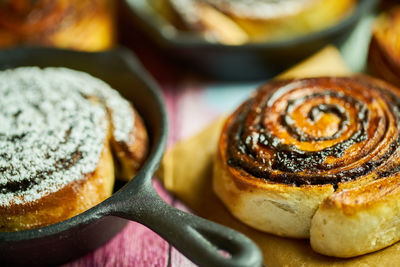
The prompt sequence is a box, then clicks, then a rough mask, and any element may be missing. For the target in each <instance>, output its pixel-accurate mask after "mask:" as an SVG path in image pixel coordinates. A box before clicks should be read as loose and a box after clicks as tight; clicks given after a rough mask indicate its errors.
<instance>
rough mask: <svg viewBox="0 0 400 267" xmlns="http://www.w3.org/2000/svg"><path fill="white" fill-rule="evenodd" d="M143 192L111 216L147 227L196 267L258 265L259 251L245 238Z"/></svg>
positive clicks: (254, 266) (260, 258)
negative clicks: (223, 252) (197, 266)
mask: <svg viewBox="0 0 400 267" xmlns="http://www.w3.org/2000/svg"><path fill="white" fill-rule="evenodd" d="M145 191H147V193H145V194H141V193H142V192H143V191H142V192H140V193H139V195H140V196H138V195H136V196H135V197H133V198H131V199H128V200H125V201H123V202H124V203H121V204H122V205H120V207H119V208H118V211H117V212H113V214H112V215H116V216H118V217H122V218H125V219H129V220H133V221H137V222H139V223H141V224H143V225H145V226H147V227H148V228H150V229H152V230H153V231H155V232H156V233H158V234H159V235H160V236H162V237H163V238H164V239H165V240H167V241H168V242H170V243H171V244H172V245H173V246H174V247H175V248H176V249H178V250H179V251H180V252H182V254H184V255H185V256H186V257H188V258H189V259H191V260H192V261H193V262H194V263H195V264H198V265H199V266H216V267H220V266H231V267H242V266H249V267H250V266H251V267H257V266H261V265H262V256H261V252H260V250H259V248H258V247H257V246H256V245H255V244H254V243H253V241H251V240H250V239H249V238H247V237H246V236H245V235H243V234H241V233H239V232H236V231H234V230H232V229H230V228H228V227H225V226H222V225H220V224H217V223H214V222H211V221H208V220H205V219H203V218H200V217H198V216H195V215H192V214H189V213H185V212H183V211H181V210H178V209H176V208H174V207H172V206H170V205H168V204H167V203H165V202H164V201H163V200H162V199H161V198H160V197H159V196H158V195H157V193H155V192H154V189H153V188H151V189H150V190H145ZM149 191H153V192H154V193H150V192H149ZM127 202H128V203H127ZM221 251H225V252H228V254H229V256H222V255H223V254H222V253H221ZM225 255H226V254H225Z"/></svg>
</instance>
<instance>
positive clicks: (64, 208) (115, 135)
mask: <svg viewBox="0 0 400 267" xmlns="http://www.w3.org/2000/svg"><path fill="white" fill-rule="evenodd" d="M147 143H148V141H147V134H146V129H145V128H144V125H143V122H142V120H141V118H140V117H139V115H138V114H137V113H136V111H134V109H133V107H132V105H131V104H130V103H129V102H128V101H126V100H125V99H123V98H122V97H121V96H120V95H119V94H118V93H117V92H116V91H115V90H113V89H111V88H110V86H108V85H107V84H106V83H104V82H103V81H101V80H99V79H96V78H94V77H92V76H90V75H88V74H86V73H83V72H78V71H74V70H70V69H65V68H46V69H39V68H36V67H22V68H17V69H13V70H6V71H3V72H0V231H18V230H25V229H32V228H37V227H41V226H45V225H49V224H53V223H56V222H60V221H62V220H65V219H68V218H70V217H73V216H75V215H77V214H79V213H81V212H83V211H85V210H87V209H89V208H91V207H92V206H94V205H96V204H98V203H99V202H101V201H103V200H104V199H106V198H107V197H109V196H110V195H111V193H112V189H113V184H114V177H115V170H114V169H115V167H114V165H115V164H114V161H116V162H119V164H118V165H123V168H122V175H132V174H133V173H134V172H135V171H136V170H137V168H138V167H139V166H140V164H141V163H142V162H143V160H144V158H145V156H146V153H147V145H148V144H147ZM112 151H113V152H114V153H112ZM113 154H115V155H116V156H115V158H113ZM132 163H133V164H132ZM119 171H120V170H119V169H118V168H116V172H117V176H118V175H119V173H118V172H119ZM131 177H133V176H130V177H129V178H131ZM125 178H128V177H125Z"/></svg>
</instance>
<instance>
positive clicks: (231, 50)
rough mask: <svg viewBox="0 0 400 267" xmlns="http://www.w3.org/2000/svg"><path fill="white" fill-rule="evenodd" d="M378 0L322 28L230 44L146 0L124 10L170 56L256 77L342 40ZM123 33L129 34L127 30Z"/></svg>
mask: <svg viewBox="0 0 400 267" xmlns="http://www.w3.org/2000/svg"><path fill="white" fill-rule="evenodd" d="M377 3H378V0H358V1H357V3H356V6H355V7H354V9H353V11H351V13H350V14H349V15H347V16H344V17H343V19H340V20H339V22H338V23H336V24H334V25H333V26H330V27H328V28H325V29H323V30H320V31H317V32H313V33H308V34H304V35H300V36H298V37H293V38H290V39H284V40H277V41H265V42H254V43H250V42H249V43H244V44H241V45H226V44H221V43H218V42H212V41H209V40H207V39H205V38H204V37H203V36H202V35H201V34H200V33H196V32H190V31H182V30H179V29H177V28H176V27H174V26H173V25H172V24H171V23H169V22H168V21H167V20H165V19H164V17H163V16H162V15H160V14H159V13H158V12H157V11H156V10H155V9H153V8H152V7H151V6H150V5H149V4H148V1H144V0H125V1H123V3H122V8H121V9H122V10H123V11H124V12H123V14H124V15H125V16H126V17H127V19H129V21H130V22H131V26H130V27H132V28H130V31H132V33H134V32H135V31H136V30H137V29H138V30H139V32H140V33H141V34H142V36H144V37H145V38H147V39H149V40H150V42H152V43H154V44H155V47H156V48H160V49H161V51H162V52H164V53H165V54H166V55H167V56H168V59H169V60H172V61H179V62H181V63H183V64H184V65H189V66H191V67H193V69H194V70H196V71H200V72H201V73H203V74H206V75H209V76H211V78H214V79H221V80H255V79H266V78H270V77H273V76H275V75H276V74H278V73H279V72H281V71H283V70H284V69H286V68H287V67H289V66H290V65H293V64H295V63H297V62H299V61H301V60H302V59H304V58H306V57H308V56H309V55H311V54H312V53H314V52H316V51H317V50H319V49H321V48H322V47H324V46H325V45H327V44H335V45H340V44H342V43H343V42H344V41H345V40H347V38H348V37H349V36H350V34H351V33H352V32H353V30H354V28H355V26H356V25H357V23H358V21H359V20H360V19H361V18H362V17H363V16H364V15H365V14H367V13H368V12H370V11H371V10H373V8H374V7H375V6H376V4H377ZM125 34H130V32H126V33H125Z"/></svg>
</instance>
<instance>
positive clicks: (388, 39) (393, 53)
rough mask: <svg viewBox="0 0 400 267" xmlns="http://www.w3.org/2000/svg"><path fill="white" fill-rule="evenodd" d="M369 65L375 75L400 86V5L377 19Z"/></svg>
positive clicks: (373, 31) (370, 49)
mask: <svg viewBox="0 0 400 267" xmlns="http://www.w3.org/2000/svg"><path fill="white" fill-rule="evenodd" d="M368 67H369V69H370V70H371V72H372V73H373V74H374V75H376V76H378V77H380V78H382V79H384V80H386V81H389V82H391V83H393V84H395V85H397V86H400V6H396V7H393V8H392V9H390V10H389V11H387V12H384V13H382V14H381V15H380V16H379V17H378V18H377V19H376V21H375V23H374V26H373V30H372V39H371V43H370V47H369V57H368Z"/></svg>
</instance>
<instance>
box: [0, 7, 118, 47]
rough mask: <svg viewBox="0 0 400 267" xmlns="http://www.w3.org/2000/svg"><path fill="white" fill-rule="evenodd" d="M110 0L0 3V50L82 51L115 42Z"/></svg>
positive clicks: (110, 44)
mask: <svg viewBox="0 0 400 267" xmlns="http://www.w3.org/2000/svg"><path fill="white" fill-rule="evenodd" d="M114 24H115V22H114V2H113V1H112V0H85V1H80V0H35V1H33V0H5V1H0V48H1V47H11V46H16V45H44V46H55V47H60V48H70V49H77V50H85V51H98V50H104V49H108V48H110V47H111V46H112V45H113V44H114V41H115V40H114V39H115V36H114V35H115V33H114V32H115V29H114V28H115V25H114Z"/></svg>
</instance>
